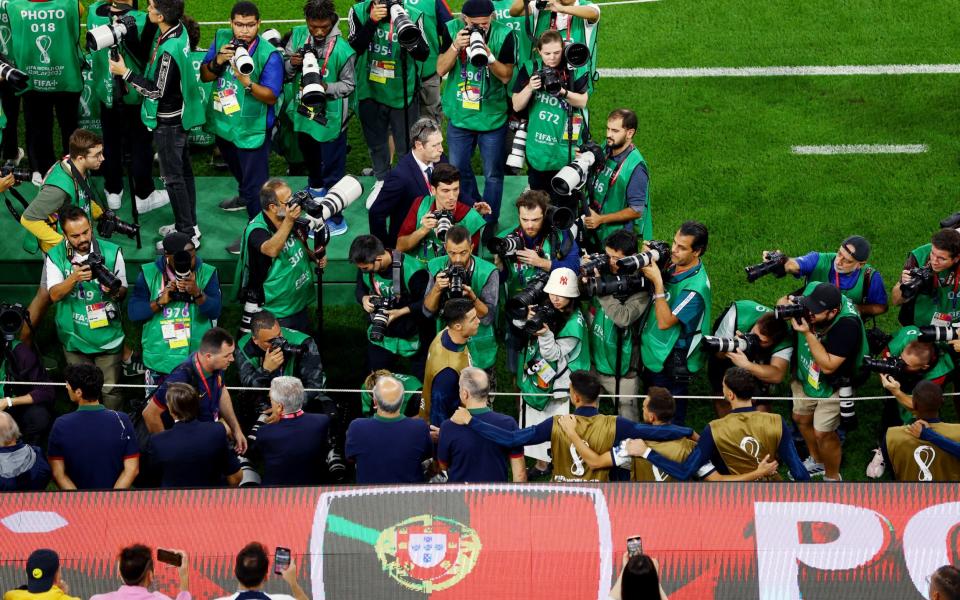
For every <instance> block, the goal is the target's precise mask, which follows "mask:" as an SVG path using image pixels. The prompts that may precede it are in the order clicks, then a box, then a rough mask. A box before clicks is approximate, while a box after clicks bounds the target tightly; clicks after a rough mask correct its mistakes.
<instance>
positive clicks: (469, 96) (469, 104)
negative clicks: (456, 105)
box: [460, 81, 480, 110]
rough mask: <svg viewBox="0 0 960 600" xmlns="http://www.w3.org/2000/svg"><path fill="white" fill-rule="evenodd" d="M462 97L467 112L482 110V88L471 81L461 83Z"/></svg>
mask: <svg viewBox="0 0 960 600" xmlns="http://www.w3.org/2000/svg"><path fill="white" fill-rule="evenodd" d="M460 97H461V99H462V101H463V108H465V109H466V110H480V86H479V85H477V84H476V83H473V82H470V81H464V82H461V83H460Z"/></svg>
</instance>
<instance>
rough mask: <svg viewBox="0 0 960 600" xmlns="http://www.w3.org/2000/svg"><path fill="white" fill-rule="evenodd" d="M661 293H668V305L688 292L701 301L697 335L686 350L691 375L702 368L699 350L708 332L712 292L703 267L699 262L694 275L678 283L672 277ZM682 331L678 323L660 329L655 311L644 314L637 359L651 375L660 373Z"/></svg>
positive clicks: (702, 358)
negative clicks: (644, 318) (638, 358)
mask: <svg viewBox="0 0 960 600" xmlns="http://www.w3.org/2000/svg"><path fill="white" fill-rule="evenodd" d="M664 292H665V293H666V294H667V298H666V300H667V303H670V301H671V300H672V299H673V298H676V297H678V296H681V295H684V296H685V295H686V294H687V293H689V292H695V293H697V294H698V295H699V296H700V298H702V299H703V315H701V317H700V324H699V325H697V326H695V327H696V330H697V332H696V333H695V334H694V335H693V337H692V338H691V340H690V345H689V346H688V347H687V369H689V371H690V372H691V373H696V372H697V371H699V370H700V369H701V368H703V363H704V356H703V352H701V351H700V340H701V338H702V337H703V336H704V335H708V334H709V333H710V331H709V327H710V305H711V302H712V293H711V291H710V278H709V277H707V269H706V267H705V266H704V265H703V263H700V265H699V266H698V267H697V272H696V273H694V274H693V275H690V276H688V277H685V278H684V279H681V280H680V281H678V282H673V281H672V277H671V280H668V281H665V282H664ZM654 302H656V301H654ZM682 332H683V325H682V324H681V323H677V324H676V325H674V326H673V327H668V328H667V329H660V327H659V326H658V325H657V311H656V310H654V307H652V306H651V307H650V311H649V312H648V313H647V321H646V323H644V325H643V331H642V333H641V334H640V358H641V359H642V360H643V366H644V367H646V368H647V369H649V370H651V371H653V372H654V373H659V372H661V371H662V370H663V364H664V362H665V361H666V360H667V356H669V355H670V353H671V352H672V351H673V348H674V346H676V345H677V341H679V340H680V334H681V333H682Z"/></svg>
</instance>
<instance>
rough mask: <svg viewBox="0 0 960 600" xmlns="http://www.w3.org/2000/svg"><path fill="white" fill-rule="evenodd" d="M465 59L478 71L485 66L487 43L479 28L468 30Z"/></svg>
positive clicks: (487, 58) (487, 59)
mask: <svg viewBox="0 0 960 600" xmlns="http://www.w3.org/2000/svg"><path fill="white" fill-rule="evenodd" d="M467 59H468V60H469V61H470V64H471V65H473V66H474V68H477V69H480V68H482V67H485V66H487V63H488V62H489V60H490V59H489V57H488V56H487V43H486V40H485V39H484V32H483V30H482V29H480V28H479V27H472V28H471V29H470V42H469V44H467Z"/></svg>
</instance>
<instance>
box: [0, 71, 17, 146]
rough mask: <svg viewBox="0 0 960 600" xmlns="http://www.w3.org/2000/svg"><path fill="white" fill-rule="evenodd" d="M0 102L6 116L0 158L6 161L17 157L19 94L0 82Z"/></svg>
mask: <svg viewBox="0 0 960 600" xmlns="http://www.w3.org/2000/svg"><path fill="white" fill-rule="evenodd" d="M0 102H2V103H3V114H4V115H6V117H7V126H6V127H4V128H3V149H2V152H0V158H2V159H3V160H4V161H6V160H10V159H14V158H16V157H17V148H18V146H19V145H20V144H19V142H20V139H19V137H20V136H19V132H18V131H17V125H18V124H19V120H20V96H18V95H16V94H15V93H14V91H13V88H12V87H10V86H9V85H7V84H5V83H3V84H0Z"/></svg>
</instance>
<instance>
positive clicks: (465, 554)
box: [376, 515, 481, 594]
mask: <svg viewBox="0 0 960 600" xmlns="http://www.w3.org/2000/svg"><path fill="white" fill-rule="evenodd" d="M480 548H481V543H480V538H479V537H478V536H477V532H475V531H474V530H473V529H471V528H470V527H468V526H466V525H464V524H462V523H458V522H457V521H454V520H453V519H447V518H444V517H434V516H432V515H419V516H416V517H411V518H409V519H406V520H405V521H403V522H401V523H398V524H397V525H395V526H393V527H388V528H386V529H384V530H383V531H382V532H381V533H380V536H379V538H378V539H377V544H376V551H377V558H379V559H380V563H381V565H382V566H383V569H384V571H386V572H387V573H389V574H390V576H391V577H393V578H394V579H395V580H397V582H398V583H399V584H400V585H402V586H403V587H405V588H407V589H409V590H414V591H418V592H424V593H428V594H429V593H431V592H435V591H440V590H445V589H447V588H449V587H451V586H453V585H455V584H456V583H458V582H459V581H460V580H462V579H463V578H464V577H466V576H467V574H469V573H470V571H472V570H473V567H474V566H475V565H476V564H477V558H478V557H479V554H480Z"/></svg>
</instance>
